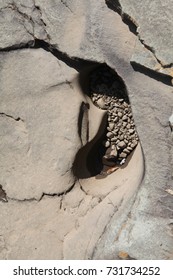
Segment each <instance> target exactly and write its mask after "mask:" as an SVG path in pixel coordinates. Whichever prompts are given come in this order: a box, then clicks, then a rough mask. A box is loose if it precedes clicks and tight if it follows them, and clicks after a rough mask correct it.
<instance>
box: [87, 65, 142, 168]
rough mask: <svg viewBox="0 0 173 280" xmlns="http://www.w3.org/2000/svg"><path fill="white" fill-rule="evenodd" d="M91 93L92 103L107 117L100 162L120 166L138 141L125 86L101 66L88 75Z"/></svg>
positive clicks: (107, 69)
mask: <svg viewBox="0 0 173 280" xmlns="http://www.w3.org/2000/svg"><path fill="white" fill-rule="evenodd" d="M90 94H91V99H92V101H93V103H94V104H95V105H96V106H97V107H98V108H100V109H102V110H107V114H108V122H107V132H106V138H105V141H103V145H104V147H105V148H106V152H105V155H104V156H103V158H102V162H103V164H105V165H107V166H115V165H116V164H123V163H125V161H126V158H127V157H128V155H129V154H130V153H131V152H132V151H133V150H134V148H135V147H136V146H137V144H138V141H139V138H138V134H137V132H136V129H135V124H134V119H133V115H132V110H131V106H130V104H129V100H128V96H127V93H126V89H125V86H124V83H123V82H122V81H121V80H120V78H119V77H118V75H116V74H115V72H114V71H113V70H112V69H110V68H108V67H107V66H102V67H100V68H97V69H96V70H95V71H93V72H92V73H91V76H90Z"/></svg>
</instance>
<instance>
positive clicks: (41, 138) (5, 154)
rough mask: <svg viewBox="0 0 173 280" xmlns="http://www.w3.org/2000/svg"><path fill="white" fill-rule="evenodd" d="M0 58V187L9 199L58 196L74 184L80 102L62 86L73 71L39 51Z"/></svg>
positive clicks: (23, 51) (77, 96)
mask: <svg viewBox="0 0 173 280" xmlns="http://www.w3.org/2000/svg"><path fill="white" fill-rule="evenodd" d="M0 59H1V69H0V75H1V84H0V91H1V96H0V127H1V128H0V130H1V141H0V151H1V158H0V178H1V184H2V186H3V188H4V190H5V191H6V193H7V196H8V197H9V198H13V199H21V200H22V199H31V198H36V199H39V198H40V197H41V196H42V194H43V193H48V194H54V193H62V192H64V191H66V190H68V189H69V188H70V187H71V186H72V185H73V184H74V180H75V179H74V176H73V174H72V171H71V168H72V165H73V161H74V158H75V155H76V152H77V150H78V149H79V147H80V139H79V135H78V131H77V126H78V114H76V112H79V108H80V105H81V103H82V98H81V97H80V95H76V94H75V92H74V91H73V90H72V89H71V87H70V86H69V84H68V83H67V82H66V80H68V79H73V78H74V77H75V75H76V71H75V70H72V69H69V68H67V67H66V66H65V64H63V63H62V62H58V61H57V59H56V58H55V57H54V56H53V55H52V54H51V53H48V52H46V51H44V50H42V49H38V50H34V49H33V50H29V49H28V50H21V51H14V52H11V53H5V54H4V53H2V54H0ZM19 73H20V75H19ZM21 73H22V74H21ZM50 73H51V74H50ZM6 81H8V84H6ZM64 98H65V102H64ZM71 130H73V134H71Z"/></svg>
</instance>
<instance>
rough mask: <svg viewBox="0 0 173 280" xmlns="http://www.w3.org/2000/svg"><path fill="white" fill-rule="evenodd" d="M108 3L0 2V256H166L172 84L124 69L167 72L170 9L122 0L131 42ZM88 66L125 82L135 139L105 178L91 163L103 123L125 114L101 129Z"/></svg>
mask: <svg viewBox="0 0 173 280" xmlns="http://www.w3.org/2000/svg"><path fill="white" fill-rule="evenodd" d="M108 2H111V3H112V5H114V6H116V7H117V1H113V0H112V1H107V4H108ZM138 2H139V1H138ZM150 2H151V1H150ZM156 3H157V5H156ZM107 4H106V3H105V2H104V1H91V0H90V1H87V2H86V1H65V0H63V1H52V0H49V1H45V0H44V1H40V0H35V1H31V0H30V1H13V3H12V2H11V1H8V0H6V1H5V0H1V1H0V15H1V16H0V35H1V36H0V50H1V52H0V81H1V82H0V154H1V157H0V210H1V211H0V222H1V228H0V258H1V259H120V258H122V256H128V258H129V259H130V258H134V259H173V250H172V248H173V237H172V219H173V216H172V213H173V211H172V210H173V200H172V194H173V183H172V166H173V159H172V154H173V153H172V152H173V151H172V139H173V137H172V131H171V129H170V122H169V118H170V116H171V115H172V103H173V95H172V87H171V86H170V83H169V84H168V83H163V82H162V79H161V77H160V76H157V77H156V79H155V76H154V75H151V73H149V72H146V73H145V75H144V74H143V73H141V72H142V71H140V72H138V71H134V69H133V67H132V65H131V62H132V61H133V62H136V63H137V64H141V65H144V66H145V67H146V68H147V69H152V70H153V71H155V72H159V71H160V68H159V67H161V68H163V70H164V71H166V70H169V71H170V73H171V65H172V63H173V61H172V51H171V50H172V49H171V48H172V42H171V40H172V37H171V36H172V35H170V30H172V29H171V28H172V20H171V21H170V15H171V16H172V10H171V9H172V8H171V5H170V1H168V0H164V1H162V3H160V2H159V3H158V1H152V3H149V1H145V2H142V1H141V2H140V3H137V2H136V1H133V0H131V1H128V3H127V1H124V0H119V3H118V6H120V5H121V7H120V8H121V15H122V17H123V14H124V15H125V14H127V15H128V16H129V19H130V21H132V19H133V21H134V24H135V25H137V26H138V29H137V32H138V38H137V37H136V35H135V34H134V33H133V32H131V31H130V29H129V28H128V26H127V25H126V24H125V23H124V22H123V20H122V17H121V16H120V15H119V14H118V13H116V12H115V11H113V10H112V9H110V8H109V6H108V5H107ZM148 5H149V6H150V9H148ZM160 5H162V6H164V9H163V8H161V6H160ZM146 10H147V12H145V11H146ZM157 10H159V12H157ZM165 11H166V12H165ZM153 15H154V16H153ZM160 21H161V22H162V25H160V24H159V25H158V22H159V23H160ZM153 28H154V32H153ZM171 34H172V33H171ZM139 39H140V40H139ZM136 42H138V46H140V47H139V48H138V46H137V45H136ZM141 42H142V43H143V45H144V47H145V48H146V47H147V48H148V49H149V50H148V49H147V50H146V49H145V51H141V50H140V49H141V45H140V44H142V43H141ZM135 45H136V46H137V48H138V55H137V52H136V50H135ZM144 53H145V55H144ZM149 56H150V57H151V59H152V61H153V63H151V61H150V58H149ZM140 61H141V62H140ZM93 62H94V63H95V64H94V67H95V66H100V63H103V62H104V65H108V66H109V67H111V68H112V70H113V71H115V72H116V74H117V75H118V76H119V77H120V79H121V80H122V84H123V85H124V87H125V88H126V91H127V93H128V99H129V101H130V104H131V109H132V114H133V115H132V117H133V119H134V123H135V127H136V131H137V134H138V138H139V144H138V145H137V146H136V144H137V143H132V144H131V147H130V148H131V150H130V151H132V150H133V149H134V147H135V146H136V148H135V149H134V150H133V152H132V153H130V156H129V159H128V160H127V161H126V162H125V163H124V164H123V165H122V166H118V168H115V167H114V166H113V167H111V166H110V168H113V172H112V170H111V172H110V173H109V175H108V176H106V177H104V176H102V175H101V174H99V172H98V173H97V175H96V174H95V175H94V176H91V172H90V171H89V169H88V167H91V166H92V167H93V166H94V164H95V166H97V167H99V164H100V158H99V154H98V149H97V148H98V145H99V141H102V137H103V134H104V133H106V127H107V129H109V130H107V133H108V132H111V133H112V130H115V129H116V126H117V125H118V121H119V118H122V125H123V122H124V123H125V122H126V121H127V119H128V118H126V117H127V116H126V114H124V111H125V109H124V110H123V111H122V112H118V113H117V115H115V118H114V120H113V121H112V120H111V118H110V122H109V126H107V125H106V124H107V123H106V121H105V119H106V120H107V117H111V116H110V115H109V116H107V115H106V110H107V108H106V110H100V109H99V108H97V107H96V106H94V105H93V104H92V102H91V100H90V98H89V97H88V95H87V94H88V93H89V92H88V90H87V84H88V82H87V80H88V75H89V74H88V73H90V72H91V70H92V67H93ZM157 62H158V64H159V65H158V68H157ZM169 64H171V65H169ZM165 66H166V67H167V66H170V67H168V68H167V69H166V68H165ZM76 70H77V71H76ZM168 75H169V76H171V75H172V74H168ZM159 78H160V79H161V80H159ZM100 98H103V97H100ZM102 101H103V100H102ZM116 103H117V105H118V106H120V104H119V101H118V100H116ZM100 104H102V105H101V106H103V102H100ZM129 113H131V112H129ZM120 114H121V115H120ZM127 125H128V124H127ZM130 129H132V128H131V126H129V127H128V131H129V136H130V135H131V133H132V131H130ZM120 136H121V135H120ZM108 138H109V139H108V140H111V139H112V134H110V133H109V136H108ZM108 140H107V142H106V143H105V145H106V146H107V148H110V143H111V141H112V140H111V141H108ZM119 143H121V145H123V147H124V148H123V149H124V150H123V153H125V152H127V150H125V149H126V148H128V147H125V144H126V142H125V139H119ZM117 144H118V143H117ZM117 144H116V143H115V144H114V146H113V151H114V155H115V152H116V151H117V152H118V145H117ZM119 145H120V144H119ZM133 145H134V146H133ZM122 157H124V155H122ZM88 162H89V163H88ZM75 168H77V172H76V170H75ZM21 213H22V215H21ZM158 233H159V234H158Z"/></svg>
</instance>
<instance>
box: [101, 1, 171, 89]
mask: <svg viewBox="0 0 173 280" xmlns="http://www.w3.org/2000/svg"><path fill="white" fill-rule="evenodd" d="M105 2H106V4H107V6H108V8H110V9H112V10H114V11H115V12H117V13H118V14H119V15H120V16H121V18H122V20H123V22H124V23H125V24H127V25H128V27H129V29H130V31H131V32H133V33H134V34H135V35H136V36H137V38H138V40H139V43H140V44H141V47H140V48H141V50H140V52H139V54H138V55H137V57H136V56H135V53H134V55H133V56H132V58H131V63H132V65H134V64H138V65H140V66H141V67H144V68H146V69H148V70H153V71H154V72H157V73H158V74H161V75H166V76H170V77H171V78H172V77H173V69H172V68H173V63H169V64H165V63H163V62H162V61H161V60H160V59H159V58H158V57H157V55H156V52H155V49H154V48H153V47H151V46H150V45H148V44H147V43H146V42H145V40H144V39H142V38H141V35H140V33H139V28H140V26H139V24H138V22H137V21H136V20H135V19H134V18H133V17H132V16H131V15H129V14H127V13H125V12H124V11H123V8H122V5H121V4H120V1H119V0H114V1H112V0H105ZM142 46H143V47H144V49H143V50H142ZM147 51H148V61H151V62H150V63H151V65H149V67H147V66H146V64H147V63H148V61H146V60H145V56H146V54H147ZM135 52H136V50H135ZM145 53H146V54H145ZM143 55H144V58H143ZM149 56H150V58H149ZM154 59H155V61H156V64H157V69H155V68H153V67H152V61H153V60H154ZM150 74H151V73H150ZM172 83H173V82H172ZM169 84H171V82H169Z"/></svg>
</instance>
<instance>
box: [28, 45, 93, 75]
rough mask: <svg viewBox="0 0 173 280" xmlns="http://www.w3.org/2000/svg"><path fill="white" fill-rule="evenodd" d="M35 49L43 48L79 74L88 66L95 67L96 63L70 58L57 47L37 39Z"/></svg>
mask: <svg viewBox="0 0 173 280" xmlns="http://www.w3.org/2000/svg"><path fill="white" fill-rule="evenodd" d="M33 48H34V49H38V48H42V49H44V50H45V51H48V52H51V53H52V54H53V55H54V56H55V57H56V58H58V59H59V60H61V61H63V62H64V63H66V64H67V65H68V66H69V67H72V68H74V69H75V70H77V71H78V72H79V71H81V70H82V69H84V68H86V67H87V66H91V65H92V64H93V65H94V64H95V63H96V62H92V61H87V60H84V59H81V58H76V57H69V56H68V55H67V54H66V53H64V52H61V51H59V50H58V49H57V48H56V46H54V45H52V44H49V43H47V42H45V41H43V40H39V39H36V40H35V44H34V46H33Z"/></svg>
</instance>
